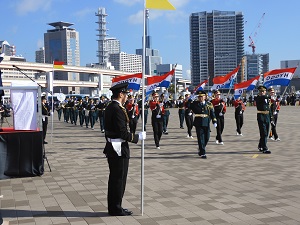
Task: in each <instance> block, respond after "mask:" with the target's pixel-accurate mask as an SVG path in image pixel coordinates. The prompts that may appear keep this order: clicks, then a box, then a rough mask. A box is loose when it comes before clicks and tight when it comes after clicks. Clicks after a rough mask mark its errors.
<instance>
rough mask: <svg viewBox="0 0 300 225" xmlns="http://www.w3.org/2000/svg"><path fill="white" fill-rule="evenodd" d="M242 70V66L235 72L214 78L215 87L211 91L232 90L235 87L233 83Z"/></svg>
mask: <svg viewBox="0 0 300 225" xmlns="http://www.w3.org/2000/svg"><path fill="white" fill-rule="evenodd" d="M239 69H240V65H238V67H236V68H235V69H234V70H233V71H231V72H230V73H228V74H226V75H225V76H217V77H214V78H213V86H212V87H211V90H218V89H222V88H230V87H231V86H232V85H233V81H234V79H235V78H236V75H237V73H238V71H239Z"/></svg>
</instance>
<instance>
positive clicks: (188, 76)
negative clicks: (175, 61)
mask: <svg viewBox="0 0 300 225" xmlns="http://www.w3.org/2000/svg"><path fill="white" fill-rule="evenodd" d="M185 74H186V78H187V79H191V70H186V71H185Z"/></svg>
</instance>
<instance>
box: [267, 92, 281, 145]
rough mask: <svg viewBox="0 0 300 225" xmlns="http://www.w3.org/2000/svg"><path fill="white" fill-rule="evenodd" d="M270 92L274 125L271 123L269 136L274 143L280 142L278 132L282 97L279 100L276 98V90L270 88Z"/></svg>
mask: <svg viewBox="0 0 300 225" xmlns="http://www.w3.org/2000/svg"><path fill="white" fill-rule="evenodd" d="M268 92H269V96H270V103H271V105H270V109H271V114H272V115H273V121H274V123H271V132H270V134H269V138H270V139H271V140H273V141H280V139H279V137H278V134H277V130H276V127H277V119H278V113H279V110H280V100H279V99H280V96H279V98H278V97H276V95H275V90H274V88H269V89H268Z"/></svg>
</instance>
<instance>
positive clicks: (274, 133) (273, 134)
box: [269, 114, 278, 140]
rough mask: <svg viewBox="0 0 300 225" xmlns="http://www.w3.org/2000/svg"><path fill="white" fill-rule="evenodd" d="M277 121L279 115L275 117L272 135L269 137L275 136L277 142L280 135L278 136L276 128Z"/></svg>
mask: <svg viewBox="0 0 300 225" xmlns="http://www.w3.org/2000/svg"><path fill="white" fill-rule="evenodd" d="M277 119H278V114H275V115H273V121H274V124H271V131H272V132H271V133H270V136H269V137H272V136H274V138H275V140H276V139H277V138H278V134H277V130H276V126H277Z"/></svg>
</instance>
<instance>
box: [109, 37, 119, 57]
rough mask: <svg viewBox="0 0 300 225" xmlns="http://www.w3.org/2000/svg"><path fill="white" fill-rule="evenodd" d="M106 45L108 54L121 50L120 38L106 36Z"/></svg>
mask: <svg viewBox="0 0 300 225" xmlns="http://www.w3.org/2000/svg"><path fill="white" fill-rule="evenodd" d="M105 45H106V50H107V52H108V55H110V54H115V53H120V52H121V47H120V40H118V39H116V38H114V37H110V38H106V40H105Z"/></svg>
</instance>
